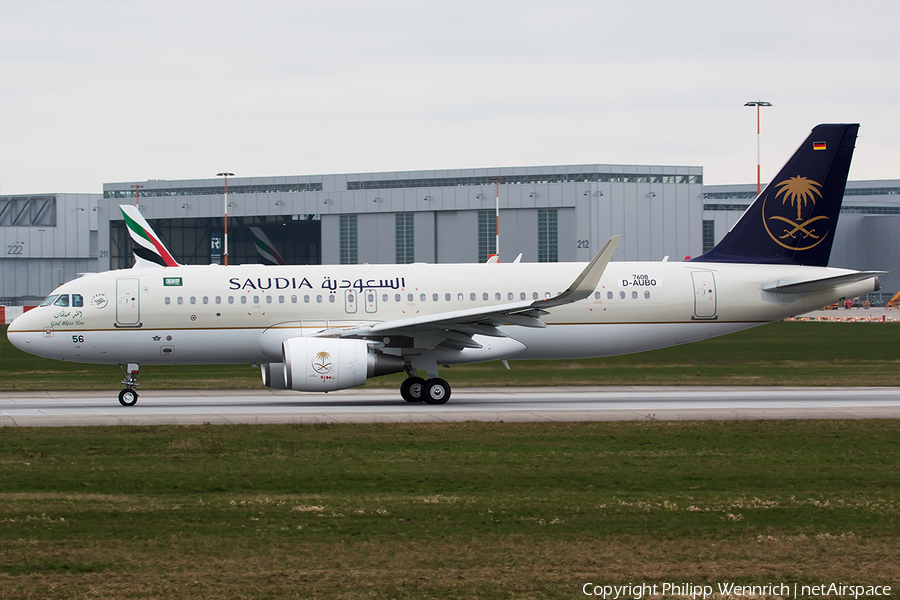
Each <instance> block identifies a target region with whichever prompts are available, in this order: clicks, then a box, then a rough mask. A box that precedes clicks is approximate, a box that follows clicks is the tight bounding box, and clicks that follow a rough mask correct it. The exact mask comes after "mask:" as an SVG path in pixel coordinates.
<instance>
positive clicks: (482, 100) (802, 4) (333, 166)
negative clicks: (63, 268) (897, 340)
mask: <svg viewBox="0 0 900 600" xmlns="http://www.w3.org/2000/svg"><path fill="white" fill-rule="evenodd" d="M898 29H900V2H897V1H896V0H860V1H857V2H853V3H850V2H847V1H846V0H841V1H832V0H807V1H798V0H780V1H771V2H770V1H756V2H751V1H749V0H744V1H741V2H736V1H730V0H717V1H700V0H681V1H679V2H674V1H671V0H667V1H651V0H644V1H641V0H637V1H634V0H632V1H619V2H606V1H599V0H595V1H576V0H557V1H554V2H547V1H544V2H536V1H530V0H520V1H508V2H504V1H492V0H480V1H477V2H476V1H464V0H460V1H453V2H443V1H434V0H432V1H426V0H418V1H407V0H397V1H390V0H388V1H380V2H374V1H373V2H363V1H341V0H334V1H331V2H325V1H322V0H319V1H317V2H306V1H296V0H295V1H275V0H255V1H252V2H250V1H247V2H241V1H236V0H216V1H210V2H206V1H192V0H178V1H174V0H154V1H152V2H150V1H143V2H138V1H129V0H93V1H90V0H82V1H76V0H66V1H56V0H0V140H2V144H0V193H4V194H17V193H40V192H100V191H102V184H103V183H104V182H115V181H130V180H143V179H148V178H150V179H156V178H159V179H191V178H206V177H211V176H214V175H215V174H216V173H217V172H220V171H223V170H228V171H232V172H234V173H235V174H237V175H239V176H280V175H301V174H317V173H341V172H367V171H387V170H392V171H393V170H418V169H447V168H467V167H489V166H518V165H553V164H582V163H601V164H602V163H613V164H663V165H701V166H703V167H704V169H705V170H704V173H705V181H706V182H707V183H750V182H754V181H755V178H756V114H755V111H754V109H750V108H744V107H743V104H744V102H747V101H749V100H756V99H762V100H767V101H769V102H772V103H773V104H774V105H775V106H774V107H772V108H767V109H763V114H762V123H763V125H762V133H763V136H762V162H763V168H762V172H763V180H764V181H765V180H766V179H767V178H768V177H770V176H772V175H773V174H774V171H775V170H776V169H777V168H778V167H780V166H781V164H782V162H783V161H784V160H785V159H786V158H787V157H788V156H789V155H790V153H791V152H793V150H794V149H795V148H796V147H797V145H798V144H799V143H800V142H801V141H802V140H803V138H804V136H805V135H806V134H807V133H808V132H809V130H810V129H811V128H812V127H813V126H814V125H816V124H817V123H820V122H859V123H861V124H862V127H861V129H860V137H859V140H858V141H857V151H856V155H855V157H854V163H853V168H852V170H851V173H850V177H851V179H886V178H900V45H898V43H897V31H898Z"/></svg>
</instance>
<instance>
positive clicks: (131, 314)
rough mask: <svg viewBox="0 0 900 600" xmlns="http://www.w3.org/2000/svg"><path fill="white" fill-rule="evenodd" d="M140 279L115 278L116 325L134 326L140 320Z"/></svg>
mask: <svg viewBox="0 0 900 600" xmlns="http://www.w3.org/2000/svg"><path fill="white" fill-rule="evenodd" d="M140 291H141V280H140V279H138V278H137V277H120V278H119V279H116V325H118V326H120V327H135V326H137V325H138V324H139V323H140V322H141V311H140V304H141V301H140V298H141V295H140Z"/></svg>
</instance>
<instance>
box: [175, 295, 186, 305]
mask: <svg viewBox="0 0 900 600" xmlns="http://www.w3.org/2000/svg"><path fill="white" fill-rule="evenodd" d="M175 302H177V303H178V304H184V298H183V297H181V296H178V297H177V298H176V299H175Z"/></svg>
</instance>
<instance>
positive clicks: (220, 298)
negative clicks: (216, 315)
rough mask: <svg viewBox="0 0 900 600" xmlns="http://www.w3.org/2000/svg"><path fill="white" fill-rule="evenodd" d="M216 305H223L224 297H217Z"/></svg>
mask: <svg viewBox="0 0 900 600" xmlns="http://www.w3.org/2000/svg"><path fill="white" fill-rule="evenodd" d="M216 304H222V296H216Z"/></svg>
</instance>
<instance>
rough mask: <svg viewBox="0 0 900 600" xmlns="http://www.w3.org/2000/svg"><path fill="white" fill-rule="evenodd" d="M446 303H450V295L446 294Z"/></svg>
mask: <svg viewBox="0 0 900 600" xmlns="http://www.w3.org/2000/svg"><path fill="white" fill-rule="evenodd" d="M444 301H445V302H450V294H444Z"/></svg>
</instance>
